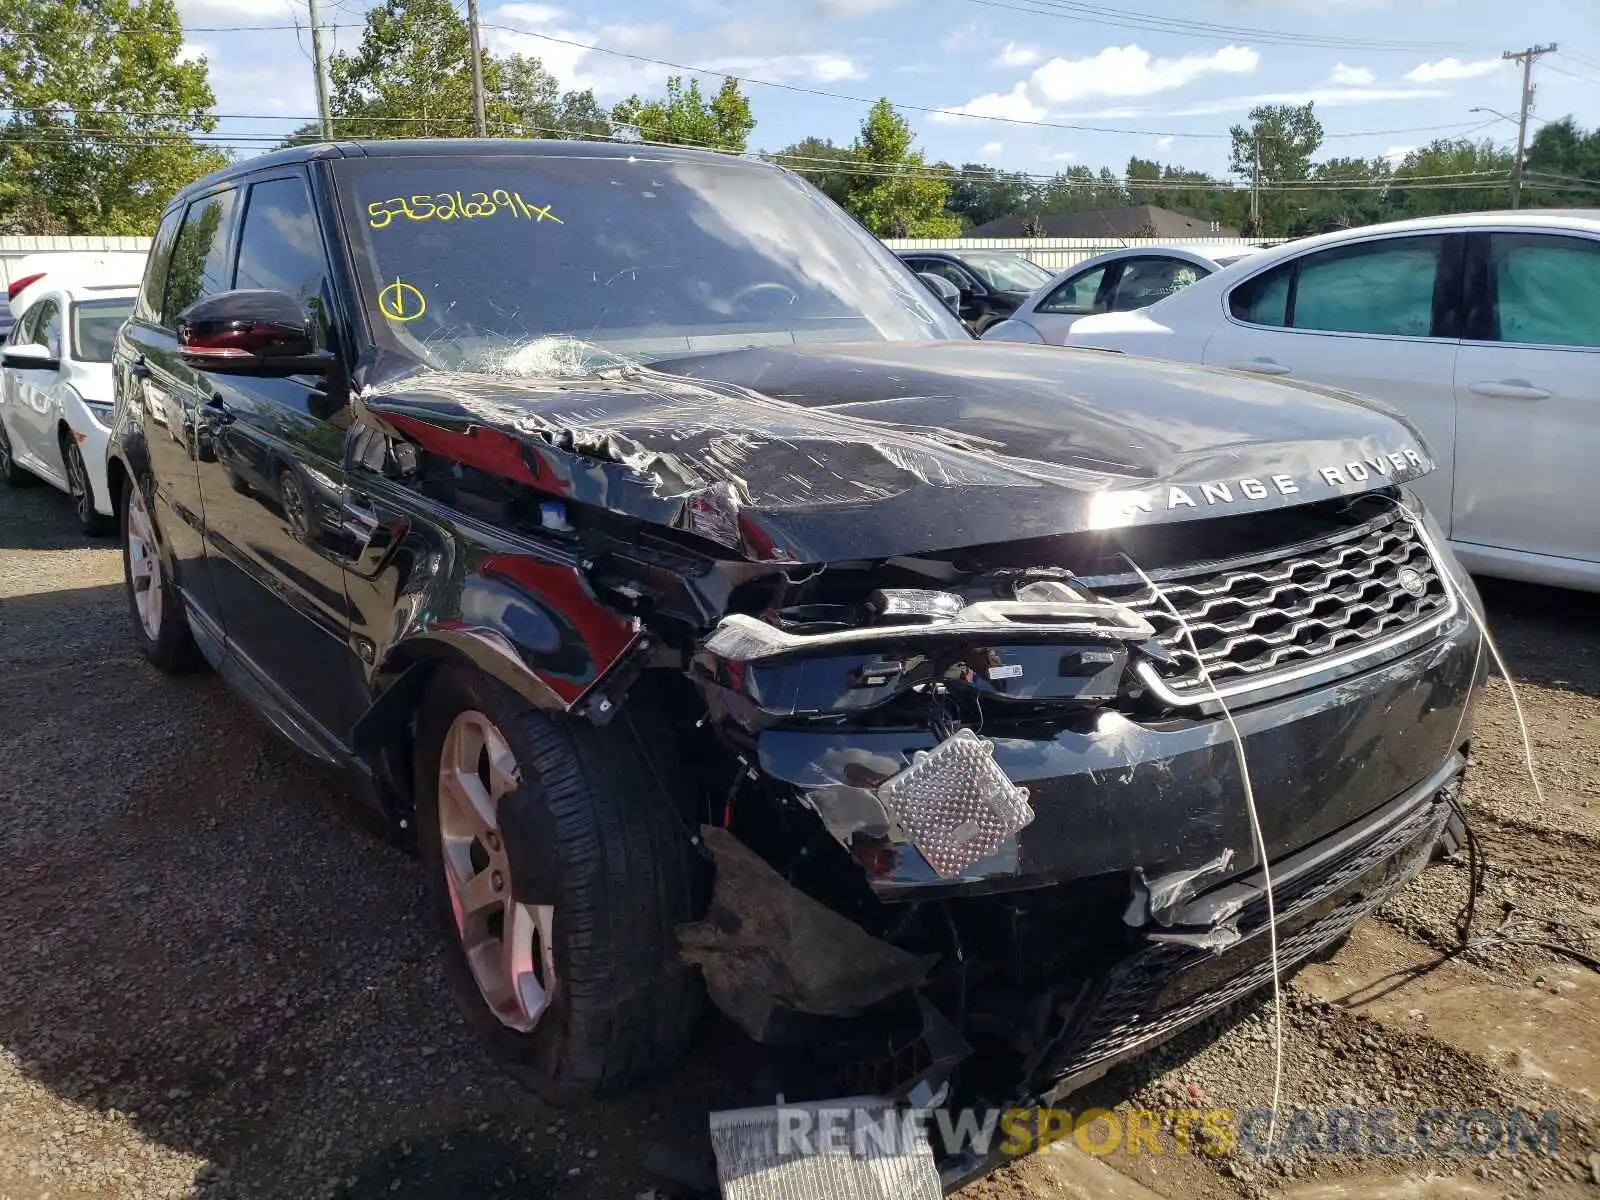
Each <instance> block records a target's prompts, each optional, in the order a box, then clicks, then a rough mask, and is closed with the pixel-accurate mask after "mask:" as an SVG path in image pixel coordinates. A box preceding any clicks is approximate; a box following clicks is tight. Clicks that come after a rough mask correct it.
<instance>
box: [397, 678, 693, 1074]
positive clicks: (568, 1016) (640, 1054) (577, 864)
mask: <svg viewBox="0 0 1600 1200" xmlns="http://www.w3.org/2000/svg"><path fill="white" fill-rule="evenodd" d="M632 728H633V726H632V725H631V723H628V722H619V723H618V724H616V725H613V726H609V727H607V728H606V729H598V728H596V727H594V726H592V725H589V724H588V723H587V722H584V721H580V720H576V719H567V718H564V717H557V716H550V715H547V714H545V713H542V712H539V711H537V710H535V709H533V708H531V707H530V706H529V705H528V704H527V702H526V701H524V700H523V699H522V698H521V697H520V696H518V695H516V694H515V693H514V692H512V691H510V690H509V689H508V688H506V687H505V686H503V685H502V684H500V683H498V682H495V681H494V680H491V679H489V678H488V677H486V676H484V675H482V674H479V673H477V672H475V671H471V670H468V669H465V668H458V667H443V668H441V669H440V670H439V672H438V673H437V674H436V675H435V676H434V678H433V680H432V681H431V684H430V687H429V692H428V695H427V697H426V698H425V700H424V702H423V706H422V710H421V712H420V714H419V717H418V725H417V737H416V780H417V784H416V789H415V795H416V816H417V834H418V842H419V844H420V849H421V855H422V862H423V868H424V871H425V873H426V876H427V882H428V888H429V894H430V900H431V907H432V908H433V912H434V917H435V919H436V920H437V921H438V923H439V927H440V930H441V933H442V934H443V941H444V963H445V975H446V978H447V980H448V981H449V984H450V989H451V992H452V994H453V995H454V998H455V1000H456V1003H457V1005H458V1006H459V1007H460V1009H461V1011H462V1013H463V1014H464V1015H465V1017H466V1019H467V1021H468V1024H469V1025H470V1026H471V1027H472V1028H473V1030H474V1031H475V1032H476V1033H477V1035H478V1037H479V1038H480V1039H481V1040H482V1042H483V1044H484V1046H485V1048H486V1049H487V1050H488V1052H489V1054H490V1056H491V1057H492V1058H493V1059H494V1060H495V1061H496V1062H497V1063H498V1064H499V1065H500V1066H501V1067H503V1068H504V1069H505V1070H507V1071H508V1072H509V1073H510V1074H511V1075H512V1076H514V1077H515V1078H516V1079H517V1080H518V1081H519V1082H521V1083H522V1084H523V1085H524V1086H526V1087H528V1088H529V1089H530V1090H532V1091H533V1092H535V1093H537V1094H538V1095H539V1096H541V1097H543V1098H544V1099H545V1100H547V1101H548V1102H550V1103H552V1104H573V1103H578V1102H581V1101H583V1100H587V1099H590V1098H593V1097H596V1096H602V1095H606V1094H610V1093H614V1092H617V1091H620V1090H622V1089H625V1088H627V1087H628V1086H630V1085H631V1084H632V1083H634V1082H635V1081H636V1080H638V1079H639V1078H641V1077H642V1076H644V1075H647V1074H649V1073H650V1072H652V1071H656V1070H659V1069H661V1068H664V1067H667V1066H669V1065H671V1064H672V1063H673V1062H674V1061H676V1060H677V1059H678V1058H679V1057H680V1056H681V1055H682V1053H683V1051H684V1050H685V1049H686V1047H687V1046H688V1044H689V1042H690V1039H691V1037H692V1035H693V1032H694V1027H695V1023H696V1019H697V1017H698V1015H699V1012H700V1008H701V1000H702V995H703V993H702V990H701V987H700V984H699V980H698V976H697V975H696V974H695V973H694V972H693V970H692V969H691V968H689V967H688V966H687V965H685V964H684V962H683V960H682V959H681V958H680V957H679V954H678V942H677V936H676V933H675V930H676V927H677V926H678V925H679V924H681V923H683V922H685V921H690V920H693V919H694V917H695V916H696V913H695V911H694V909H695V900H694V894H695V893H694V878H695V867H696V860H695V858H694V856H693V852H692V850H691V848H690V845H689V841H688V836H687V834H686V833H685V831H684V828H683V825H682V824H681V823H680V821H679V819H678V816H677V813H676V812H675V810H674V807H673V800H672V797H671V796H669V795H667V794H665V792H664V791H663V786H662V783H661V780H660V779H659V778H658V776H657V774H656V772H655V771H654V770H653V769H652V764H651V762H650V760H649V759H647V758H646V757H645V753H644V750H643V748H642V747H641V746H640V745H639V744H638V742H637V741H636V740H635V739H634V737H633V736H631V733H630V731H631V730H632ZM486 734H487V738H488V740H487V741H485V740H483V739H484V738H485V735H486ZM473 739H477V740H473ZM480 746H481V747H482V749H481V757H480V750H479V749H478V747H480ZM463 748H465V750H464V749H463ZM463 752H464V753H465V754H466V755H467V756H468V758H470V759H471V762H470V764H468V766H466V767H462V766H461V765H460V763H461V761H462V760H461V755H462V753H463ZM442 763H443V764H445V765H446V767H447V769H448V770H453V771H456V772H457V775H456V779H457V780H459V779H461V778H463V777H465V776H471V778H469V779H467V781H466V784H465V785H463V784H462V783H460V782H447V783H445V784H444V785H443V786H441V774H442V772H441V764H442ZM480 764H481V765H480ZM473 780H476V781H477V783H478V784H481V785H483V788H482V791H479V790H477V789H476V788H474V787H473V786H472V783H473ZM463 789H464V790H463ZM441 792H444V793H445V795H446V803H445V804H443V805H441V803H440V794H441ZM468 793H470V795H471V796H472V797H474V798H475V799H474V801H473V803H474V806H475V807H474V808H473V810H472V811H474V812H476V813H480V814H485V813H486V814H487V817H488V822H489V823H486V824H483V825H481V827H480V828H479V829H478V830H477V831H476V832H473V831H468V832H465V834H464V826H463V825H462V823H461V821H460V818H459V816H458V815H457V814H458V813H459V812H460V810H461V804H460V797H461V796H462V795H464V794H468ZM476 819H477V818H474V817H470V816H469V818H468V821H469V824H470V823H471V822H472V821H474V820H476ZM491 824H492V827H491ZM447 872H450V873H449V874H447ZM501 872H503V877H504V883H505V885H506V886H507V887H508V888H509V890H510V892H511V895H510V896H504V895H502V894H501V889H500V887H499V886H498V885H497V884H495V883H494V880H495V879H496V878H498V877H499V876H500V874H501ZM491 888H492V890H490V889H491ZM502 905H504V906H505V907H504V908H501V907H500V906H502ZM521 910H532V911H534V912H536V913H538V914H540V915H539V916H538V917H537V918H529V919H528V920H526V921H518V920H517V919H516V918H515V916H514V914H516V913H518V912H519V911H521ZM458 912H461V913H463V914H465V915H464V916H463V917H460V918H458V915H457V914H458ZM474 913H476V914H478V915H479V916H478V917H474V916H473V914H474ZM496 913H499V921H498V928H499V930H500V938H501V942H500V944H499V945H498V946H496V944H495V942H494V940H493V933H492V930H493V929H494V927H495V914H496ZM485 914H487V916H486V920H487V926H485V925H482V924H479V923H478V920H479V917H483V916H484V915H485ZM485 928H487V929H488V930H490V933H488V934H485V932H484V930H485ZM518 928H520V929H532V930H534V932H533V933H532V935H531V938H530V939H529V942H530V945H531V949H529V948H528V947H522V949H521V950H520V951H519V949H518V947H519V945H520V943H519V941H518V939H517V937H515V936H514V937H513V938H512V939H511V946H510V947H509V948H508V947H507V946H506V945H505V944H504V939H505V938H506V931H507V930H508V929H518ZM486 939H487V940H486ZM546 939H547V940H546ZM469 946H472V947H474V949H473V950H472V955H473V956H472V957H471V958H469ZM518 953H520V954H521V957H520V958H517V957H516V955H517V954H518ZM506 962H514V963H521V964H523V966H522V967H521V968H516V967H513V968H512V969H511V971H510V972H509V974H508V975H503V976H496V974H495V970H494V969H493V967H492V964H495V963H502V964H503V963H506ZM485 964H491V966H490V967H489V968H486V966H485ZM530 964H531V965H530ZM530 974H531V975H535V976H537V978H536V980H533V979H530V978H529V976H530ZM552 975H553V977H552ZM530 995H533V996H535V997H536V999H535V1001H534V1002H533V1004H532V1005H530V1004H529V1003H528V997H529V996H530ZM508 998H509V1002H508ZM533 1008H537V1009H538V1011H537V1013H535V1014H534V1015H532V1016H531V1017H530V1011H531V1009H533Z"/></svg>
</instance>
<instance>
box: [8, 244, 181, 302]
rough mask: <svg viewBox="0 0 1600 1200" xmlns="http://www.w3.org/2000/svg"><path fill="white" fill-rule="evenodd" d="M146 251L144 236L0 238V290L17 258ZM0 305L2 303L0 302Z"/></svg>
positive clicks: (148, 247) (148, 246)
mask: <svg viewBox="0 0 1600 1200" xmlns="http://www.w3.org/2000/svg"><path fill="white" fill-rule="evenodd" d="M149 249H150V239H149V238H147V237H22V236H19V235H15V234H6V235H3V236H0V288H3V287H5V286H6V285H7V284H9V283H10V282H11V272H12V268H13V266H14V265H15V264H16V262H17V260H18V259H20V258H25V257H27V256H28V255H30V254H43V253H45V252H47V251H51V250H89V251H95V250H132V251H136V252H138V253H145V252H147V251H148V250H149ZM0 303H4V301H3V300H0Z"/></svg>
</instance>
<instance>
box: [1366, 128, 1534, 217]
mask: <svg viewBox="0 0 1600 1200" xmlns="http://www.w3.org/2000/svg"><path fill="white" fill-rule="evenodd" d="M1511 165H1512V158H1511V153H1510V151H1507V150H1501V149H1500V148H1499V147H1497V146H1496V145H1495V144H1494V143H1493V142H1492V141H1489V140H1487V139H1485V140H1484V141H1481V142H1474V141H1470V140H1468V139H1467V138H1441V139H1439V140H1438V141H1435V142H1430V143H1429V144H1428V145H1426V146H1423V147H1421V148H1420V149H1417V150H1413V151H1411V153H1410V154H1407V155H1406V156H1405V158H1404V159H1403V160H1402V161H1401V163H1400V165H1399V166H1398V167H1396V168H1395V170H1394V178H1393V190H1392V191H1391V193H1390V206H1391V210H1392V212H1393V215H1394V216H1396V217H1431V216H1434V215H1435V214H1438V213H1458V212H1477V211H1481V210H1483V209H1492V208H1504V207H1506V205H1507V204H1509V203H1510V202H1511ZM1474 177H1476V178H1474ZM1478 179H1481V180H1482V183H1481V184H1480V183H1478V182H1477V180H1478ZM1413 180H1414V181H1415V186H1408V184H1409V183H1410V182H1411V181H1413ZM1441 184H1449V185H1450V186H1448V187H1441V186H1440V185H1441Z"/></svg>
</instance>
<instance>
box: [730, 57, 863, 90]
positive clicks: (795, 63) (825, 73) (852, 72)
mask: <svg viewBox="0 0 1600 1200" xmlns="http://www.w3.org/2000/svg"><path fill="white" fill-rule="evenodd" d="M700 65H702V66H704V67H705V68H706V69H707V70H708V71H719V72H722V73H724V74H727V75H742V76H753V77H759V78H761V79H811V80H815V81H816V82H818V83H840V82H843V81H844V80H847V79H864V78H866V74H867V72H866V69H865V68H864V67H862V65H861V64H860V63H858V62H856V61H855V60H854V59H851V58H846V57H844V56H843V55H840V54H771V55H744V56H737V57H733V58H715V59H712V60H710V61H709V62H706V63H703V64H700Z"/></svg>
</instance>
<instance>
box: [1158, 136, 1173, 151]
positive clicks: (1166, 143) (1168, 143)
mask: <svg viewBox="0 0 1600 1200" xmlns="http://www.w3.org/2000/svg"><path fill="white" fill-rule="evenodd" d="M1172 142H1173V138H1172V137H1171V135H1168V136H1167V137H1158V138H1157V139H1156V149H1157V150H1170V149H1172Z"/></svg>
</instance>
